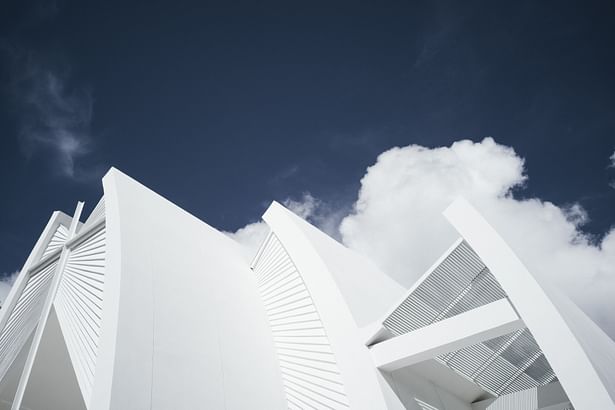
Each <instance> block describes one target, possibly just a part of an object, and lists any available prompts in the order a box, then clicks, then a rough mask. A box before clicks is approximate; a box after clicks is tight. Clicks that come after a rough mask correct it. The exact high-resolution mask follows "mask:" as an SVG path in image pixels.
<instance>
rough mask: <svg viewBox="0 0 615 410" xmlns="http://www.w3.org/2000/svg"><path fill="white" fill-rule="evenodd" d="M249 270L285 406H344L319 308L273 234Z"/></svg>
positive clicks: (344, 401)
mask: <svg viewBox="0 0 615 410" xmlns="http://www.w3.org/2000/svg"><path fill="white" fill-rule="evenodd" d="M253 269H254V272H255V274H256V278H257V281H258V286H259V290H260V293H261V297H262V300H263V304H264V306H265V310H266V312H267V316H268V318H269V323H270V326H271V330H272V333H273V339H274V344H275V348H276V351H277V355H278V361H279V366H280V370H281V373H282V382H283V385H284V390H285V393H286V399H287V403H288V407H289V408H291V409H304V408H317V409H321V408H327V409H345V408H348V406H349V404H348V399H347V397H346V393H345V392H344V384H343V382H342V378H341V375H340V372H339V369H338V367H337V363H336V361H335V354H334V352H333V351H332V350H331V346H330V344H329V339H328V337H327V332H326V330H325V328H324V327H323V324H322V322H321V320H320V317H319V315H318V310H317V309H316V306H315V305H314V302H313V300H312V298H311V296H310V292H309V291H308V289H307V287H306V285H305V283H304V281H303V278H302V277H301V273H300V272H299V271H298V270H297V268H296V266H295V265H294V263H293V261H292V260H291V258H290V257H289V255H288V254H287V252H286V250H285V249H284V247H283V245H282V244H281V243H280V241H279V239H278V238H277V237H276V236H275V234H273V233H271V234H270V235H269V236H268V238H267V239H266V241H265V243H264V245H263V249H262V252H261V253H260V256H259V257H258V259H257V261H256V262H255V265H254V267H253Z"/></svg>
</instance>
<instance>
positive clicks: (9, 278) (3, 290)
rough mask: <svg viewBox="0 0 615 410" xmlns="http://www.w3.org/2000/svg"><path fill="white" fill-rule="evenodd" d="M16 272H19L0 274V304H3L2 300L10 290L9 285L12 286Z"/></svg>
mask: <svg viewBox="0 0 615 410" xmlns="http://www.w3.org/2000/svg"><path fill="white" fill-rule="evenodd" d="M18 274H19V272H13V273H11V274H8V275H7V274H4V275H1V276H0V277H1V278H2V279H0V305H2V304H4V301H5V300H6V297H7V296H8V294H9V292H10V291H11V287H13V283H14V282H15V279H16V278H17V275H18Z"/></svg>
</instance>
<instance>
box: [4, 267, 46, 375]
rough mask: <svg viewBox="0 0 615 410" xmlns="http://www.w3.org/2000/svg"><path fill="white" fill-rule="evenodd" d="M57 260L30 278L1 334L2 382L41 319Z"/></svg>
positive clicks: (32, 274) (41, 268) (38, 270)
mask: <svg viewBox="0 0 615 410" xmlns="http://www.w3.org/2000/svg"><path fill="white" fill-rule="evenodd" d="M57 265H58V258H56V259H55V260H53V261H50V262H49V263H48V264H46V265H45V266H42V267H40V268H39V269H37V270H36V271H35V272H33V273H31V274H30V277H29V279H28V281H27V282H26V285H25V286H24V288H23V291H22V293H21V295H19V298H18V299H17V303H16V304H15V307H14V308H13V310H12V311H11V313H10V315H9V318H8V320H7V322H6V325H5V326H4V328H3V329H2V333H1V334H0V380H1V379H2V378H3V377H4V375H5V374H6V371H7V370H8V368H9V367H10V365H11V363H13V360H15V357H16V356H17V355H18V354H19V352H20V350H21V349H22V347H23V346H24V344H25V343H26V341H27V340H28V337H29V336H30V334H31V333H32V331H33V330H34V329H35V328H36V325H37V323H38V321H39V319H40V316H41V312H42V309H43V305H44V303H45V300H46V298H47V294H48V292H49V285H50V284H51V279H52V278H53V275H54V272H55V269H56V267H57Z"/></svg>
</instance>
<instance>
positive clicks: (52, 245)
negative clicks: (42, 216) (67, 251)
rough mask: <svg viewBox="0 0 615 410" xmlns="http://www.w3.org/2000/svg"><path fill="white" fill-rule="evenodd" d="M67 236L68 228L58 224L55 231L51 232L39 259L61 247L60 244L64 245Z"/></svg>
mask: <svg viewBox="0 0 615 410" xmlns="http://www.w3.org/2000/svg"><path fill="white" fill-rule="evenodd" d="M67 238H68V228H67V227H66V226H64V225H62V224H60V225H58V227H57V228H56V231H55V232H54V233H53V236H52V237H51V239H50V240H49V243H48V244H47V247H46V248H45V250H44V251H43V256H42V257H41V259H44V258H45V257H47V256H49V255H50V254H51V253H53V251H55V250H56V249H59V248H61V247H62V245H64V242H66V239H67Z"/></svg>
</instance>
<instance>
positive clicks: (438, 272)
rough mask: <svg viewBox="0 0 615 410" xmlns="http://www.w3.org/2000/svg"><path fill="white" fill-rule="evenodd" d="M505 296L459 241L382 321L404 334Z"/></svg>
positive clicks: (388, 327)
mask: <svg viewBox="0 0 615 410" xmlns="http://www.w3.org/2000/svg"><path fill="white" fill-rule="evenodd" d="M505 297H506V294H505V293H504V291H503V290H502V288H501V287H500V285H499V284H498V283H497V281H496V279H495V277H494V276H493V274H492V273H491V272H490V271H489V269H488V268H487V267H486V266H485V264H484V263H483V262H482V261H481V260H480V258H479V257H478V255H476V253H475V252H474V251H473V250H472V248H470V246H469V245H468V244H467V243H466V242H465V241H461V242H460V243H459V245H458V246H457V247H455V249H453V250H452V251H451V252H450V253H449V254H448V255H447V256H446V258H444V260H443V261H442V262H441V263H440V264H439V265H438V266H437V267H436V268H435V269H434V270H433V271H432V272H431V273H430V274H429V276H427V277H426V278H425V280H424V281H423V282H421V283H420V284H419V285H418V286H417V288H416V289H415V290H414V291H413V292H412V293H411V294H410V295H408V297H407V298H406V299H405V300H404V301H403V302H402V303H401V304H400V305H399V306H398V307H397V309H395V310H394V311H393V312H392V313H391V314H390V315H389V316H388V317H387V318H386V319H385V320H384V323H383V324H384V326H385V327H386V328H387V329H389V330H390V331H391V332H393V334H403V333H407V332H411V331H413V330H415V329H418V328H421V327H423V326H427V325H429V324H431V323H434V322H438V321H440V320H443V319H446V318H449V317H452V316H455V315H458V314H460V313H463V312H467V311H469V310H472V309H475V308H477V307H480V306H483V305H486V304H488V303H491V302H495V301H497V300H499V299H503V298H505Z"/></svg>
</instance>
